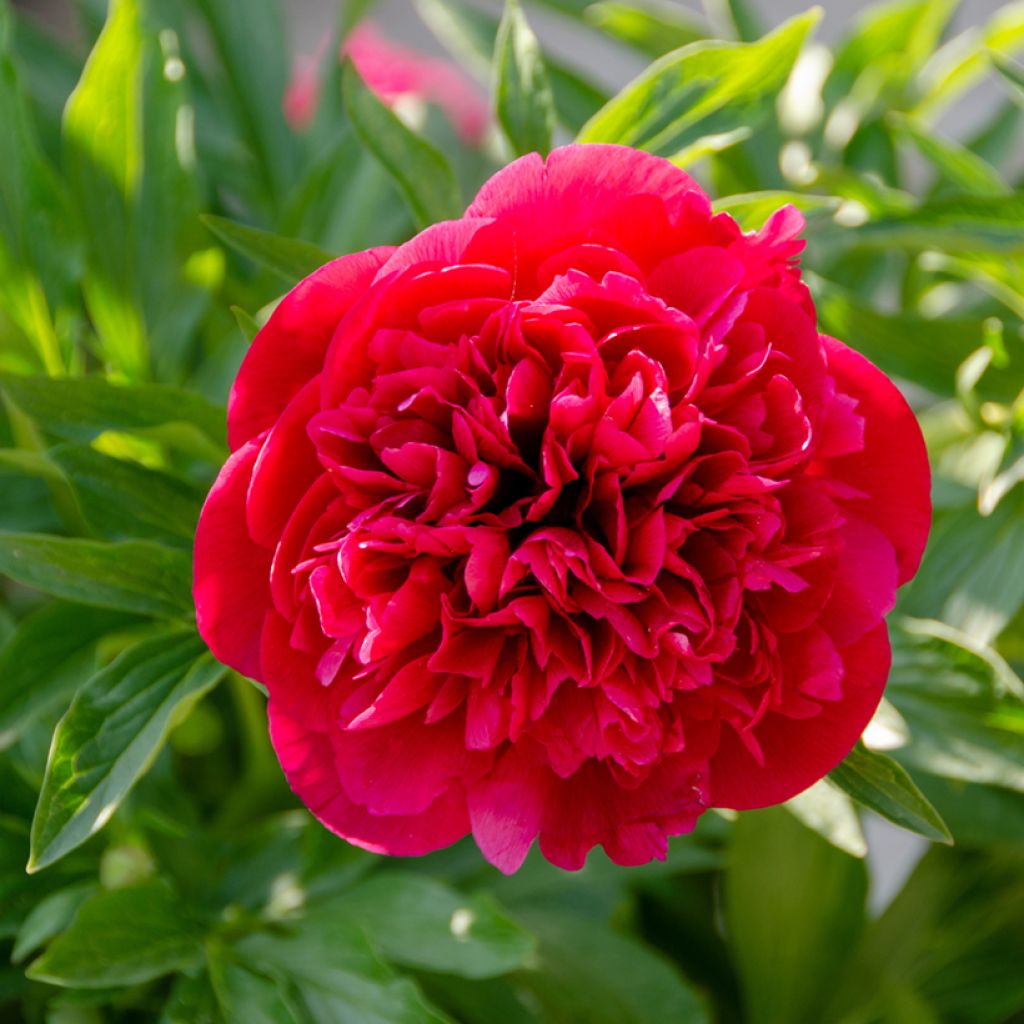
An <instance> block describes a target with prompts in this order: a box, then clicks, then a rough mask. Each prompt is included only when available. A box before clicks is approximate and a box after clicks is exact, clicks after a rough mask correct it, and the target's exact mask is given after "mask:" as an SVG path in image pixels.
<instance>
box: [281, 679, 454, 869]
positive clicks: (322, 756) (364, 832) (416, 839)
mask: <svg viewBox="0 0 1024 1024" xmlns="http://www.w3.org/2000/svg"><path fill="white" fill-rule="evenodd" d="M267 711H268V714H269V717H270V739H271V742H272V743H273V745H274V750H275V751H276V752H277V756H278V759H279V760H280V762H281V766H282V768H283V769H284V773H285V775H286V776H287V778H288V783H289V785H290V786H291V787H292V789H294V790H295V793H296V794H297V796H298V797H299V799H300V800H302V802H303V803H304V804H306V806H307V807H309V809H310V810H311V811H312V812H313V813H314V814H315V815H316V816H317V818H319V819H320V821H321V822H323V824H324V825H326V826H327V827H328V828H329V829H330V830H331V831H332V832H336V833H337V834H338V835H339V836H341V837H342V838H343V839H346V840H348V842H350V843H354V844H355V845H356V846H361V847H362V848H363V849H365V850H370V851H372V852H373V853H389V854H394V855H397V856H407V857H417V856H420V855H422V854H424V853H430V852H431V851H432V850H439V849H441V848H442V847H444V846H450V845H451V844H452V843H454V842H457V841H458V840H459V839H461V838H462V837H463V836H464V835H465V834H466V833H467V832H468V831H469V815H468V813H467V812H466V801H465V798H464V796H463V795H462V791H461V789H460V788H454V789H451V790H448V791H447V792H446V793H444V794H443V795H442V796H440V797H438V799H437V800H435V801H434V802H433V803H432V804H431V805H430V806H429V807H428V808H427V809H426V810H425V811H423V812H422V813H420V814H407V815H392V814H389V815H376V814H371V813H370V812H369V811H367V810H366V808H365V807H360V806H359V805H358V804H355V803H353V802H352V801H351V800H350V799H349V798H348V797H347V796H346V795H345V791H344V790H343V789H342V786H341V783H340V781H339V779H338V773H337V769H336V767H335V762H334V754H333V751H332V749H331V741H330V739H329V738H328V736H327V735H326V734H325V733H322V732H312V731H310V730H308V729H306V728H305V727H304V726H302V725H300V724H299V723H298V722H296V720H295V719H294V718H291V717H290V716H289V715H287V714H286V713H285V712H284V711H282V710H281V708H280V707H279V705H278V704H277V703H276V701H274V700H273V699H271V701H270V703H269V704H268V705H267Z"/></svg>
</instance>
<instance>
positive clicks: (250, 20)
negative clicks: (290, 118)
mask: <svg viewBox="0 0 1024 1024" xmlns="http://www.w3.org/2000/svg"><path fill="white" fill-rule="evenodd" d="M195 6H196V7H197V8H198V9H199V11H201V12H202V16H203V18H204V19H205V21H206V25H207V27H208V28H209V31H210V36H211V37H212V41H213V45H214V48H215V51H216V53H217V56H218V57H219V61H220V65H221V68H222V70H223V73H224V77H225V79H226V83H227V89H226V90H223V92H224V93H225V94H226V97H227V99H228V100H229V102H230V105H231V107H232V110H233V113H234V118H235V125H234V126H233V128H234V133H237V134H239V135H241V136H242V137H243V138H244V139H245V141H246V143H247V144H248V148H249V150H250V151H251V153H252V155H253V157H254V159H255V166H256V172H257V175H258V176H259V177H260V178H261V179H262V191H263V195H264V198H265V203H266V205H267V207H268V208H269V210H270V211H275V210H276V209H277V208H278V206H279V205H280V203H281V202H282V201H283V199H284V197H285V195H286V194H287V192H288V188H289V186H290V184H291V181H292V178H293V175H294V172H295V166H296V162H297V161H296V156H297V153H296V143H295V136H294V134H293V133H292V131H291V130H290V129H289V127H288V123H287V121H286V120H285V117H284V104H283V101H284V94H285V88H286V85H287V82H288V74H289V67H288V63H289V60H290V56H291V51H290V47H289V46H288V32H287V31H286V29H287V26H286V24H285V18H284V9H283V7H282V5H281V4H280V3H278V2H277V0H247V2H246V8H245V17H244V18H242V17H239V12H238V7H237V5H236V4H235V3H234V0H196V4H195ZM218 98H220V97H218Z"/></svg>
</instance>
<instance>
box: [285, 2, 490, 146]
mask: <svg viewBox="0 0 1024 1024" xmlns="http://www.w3.org/2000/svg"><path fill="white" fill-rule="evenodd" d="M322 50H323V46H321V51H322ZM339 56H341V57H346V56H347V57H350V58H351V60H352V63H353V64H354V65H355V67H356V70H357V71H358V72H359V74H360V76H361V77H362V79H363V81H364V82H366V84H367V85H368V86H369V87H370V88H371V89H372V90H373V91H374V92H375V93H376V94H377V96H378V97H379V98H380V99H381V100H382V101H383V102H384V103H386V104H387V105H388V106H395V105H396V104H398V103H400V102H401V101H402V100H404V99H413V100H418V101H420V102H424V103H433V104H436V105H437V106H438V107H439V108H440V109H441V110H442V111H443V112H444V114H445V115H446V116H447V118H448V120H449V121H450V122H451V124H452V127H453V128H454V129H455V130H456V131H457V132H458V134H459V136H460V137H461V138H462V140H463V141H464V142H465V143H466V144H467V145H470V146H478V145H480V143H481V142H482V141H483V137H484V134H485V133H486V131H487V123H488V121H489V119H490V107H489V106H488V103H487V100H486V99H485V98H484V97H483V96H482V95H481V93H480V90H479V89H477V88H476V86H475V85H474V84H473V83H472V82H471V81H470V80H469V79H468V78H466V76H465V75H463V74H462V72H461V71H460V70H459V69H458V68H457V67H455V66H454V65H453V64H451V63H449V62H448V61H446V60H441V59H438V58H436V57H427V56H424V55H423V54H422V53H418V52H417V51H416V50H411V49H409V48H408V47H405V46H400V45H399V44H398V43H393V42H392V41H391V40H390V39H388V38H387V37H386V36H384V35H382V34H381V33H380V32H378V31H377V29H376V28H375V27H374V26H373V25H372V24H370V23H369V22H362V23H361V24H360V25H359V26H358V27H357V28H355V29H354V30H353V31H352V33H351V34H350V35H349V37H348V39H346V40H345V42H344V44H343V45H342V47H341V53H340V55H339ZM322 57H323V53H322V52H320V53H318V54H317V55H316V56H314V57H300V58H299V59H298V61H297V62H296V65H295V69H294V71H293V73H292V80H291V81H290V82H289V83H288V90H287V92H286V93H285V98H284V112H285V116H286V117H287V118H288V120H289V122H290V123H291V124H292V125H293V126H294V127H296V128H304V127H305V126H306V125H307V124H309V122H310V121H312V120H313V115H314V114H315V113H316V104H317V91H318V88H319V83H318V81H317V72H318V68H319V65H320V62H321V59H322Z"/></svg>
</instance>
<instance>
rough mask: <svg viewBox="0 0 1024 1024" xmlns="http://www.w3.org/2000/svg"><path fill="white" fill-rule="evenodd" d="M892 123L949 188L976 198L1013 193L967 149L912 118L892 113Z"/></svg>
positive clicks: (899, 134) (983, 162) (982, 161)
mask: <svg viewBox="0 0 1024 1024" xmlns="http://www.w3.org/2000/svg"><path fill="white" fill-rule="evenodd" d="M889 120H890V123H891V124H892V125H893V127H894V128H895V130H896V133H897V135H898V136H899V137H900V138H903V139H906V140H907V141H908V142H910V143H912V144H913V145H914V146H915V148H916V149H917V150H918V152H920V153H921V155H922V156H923V157H924V158H925V159H926V160H928V161H929V162H930V163H931V164H932V165H933V166H934V167H935V169H936V171H938V173H939V177H940V178H941V179H942V180H944V181H946V182H948V183H949V184H950V185H953V186H955V187H956V188H958V189H962V190H964V191H966V192H973V193H974V194H975V195H995V196H998V195H1006V193H1007V192H1009V191H1010V190H1009V188H1007V186H1006V184H1005V183H1004V182H1003V180H1002V178H1000V177H999V172H998V171H997V170H996V169H995V168H994V167H993V166H992V165H991V164H990V163H989V162H988V161H987V160H983V159H982V158H981V157H980V156H978V155H977V154H976V153H972V152H971V151H970V150H969V149H967V148H966V147H965V146H961V145H960V144H959V143H957V142H953V141H952V140H950V139H944V138H942V137H941V136H939V135H937V134H935V133H934V132H932V131H930V130H929V129H928V128H927V127H925V125H923V124H921V123H919V122H917V121H915V120H914V119H913V118H908V117H900V116H898V115H895V114H893V115H890V119H889Z"/></svg>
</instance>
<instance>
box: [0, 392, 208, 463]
mask: <svg viewBox="0 0 1024 1024" xmlns="http://www.w3.org/2000/svg"><path fill="white" fill-rule="evenodd" d="M0 391H2V392H4V393H5V394H7V395H8V396H9V397H10V398H11V399H12V400H13V401H14V403H15V405H17V406H18V408H19V409H20V410H21V411H22V412H24V413H25V414H26V415H28V416H30V417H31V418H32V419H33V420H35V422H36V423H37V424H38V425H39V426H40V427H41V428H42V429H43V430H45V431H46V432H48V433H52V434H55V435H56V436H58V437H62V438H66V439H68V440H71V441H91V440H93V439H94V438H95V437H97V436H98V435H99V434H102V433H104V432H105V431H108V430H120V431H129V432H135V431H152V430H154V429H157V428H166V427H169V426H176V425H181V426H187V427H189V428H191V429H194V430H195V431H196V432H197V433H198V434H199V435H200V438H199V440H201V441H205V446H206V449H207V450H208V451H210V454H211V455H212V456H213V457H215V458H216V459H217V460H218V461H221V460H222V459H223V457H224V453H223V452H222V451H221V448H222V447H224V446H226V440H225V426H224V422H225V414H224V410H223V409H221V408H219V407H217V406H216V405H213V404H212V403H211V402H208V401H207V400H206V399H205V398H203V397H202V396H200V395H198V394H196V393H195V392H193V391H184V390H182V389H181V388H175V387H171V386H169V385H166V384H136V385H119V384H112V383H110V382H109V381H107V380H104V379H103V378H102V377H79V378H65V379H60V380H49V379H47V378H45V377H21V376H16V375H14V374H3V375H0Z"/></svg>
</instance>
